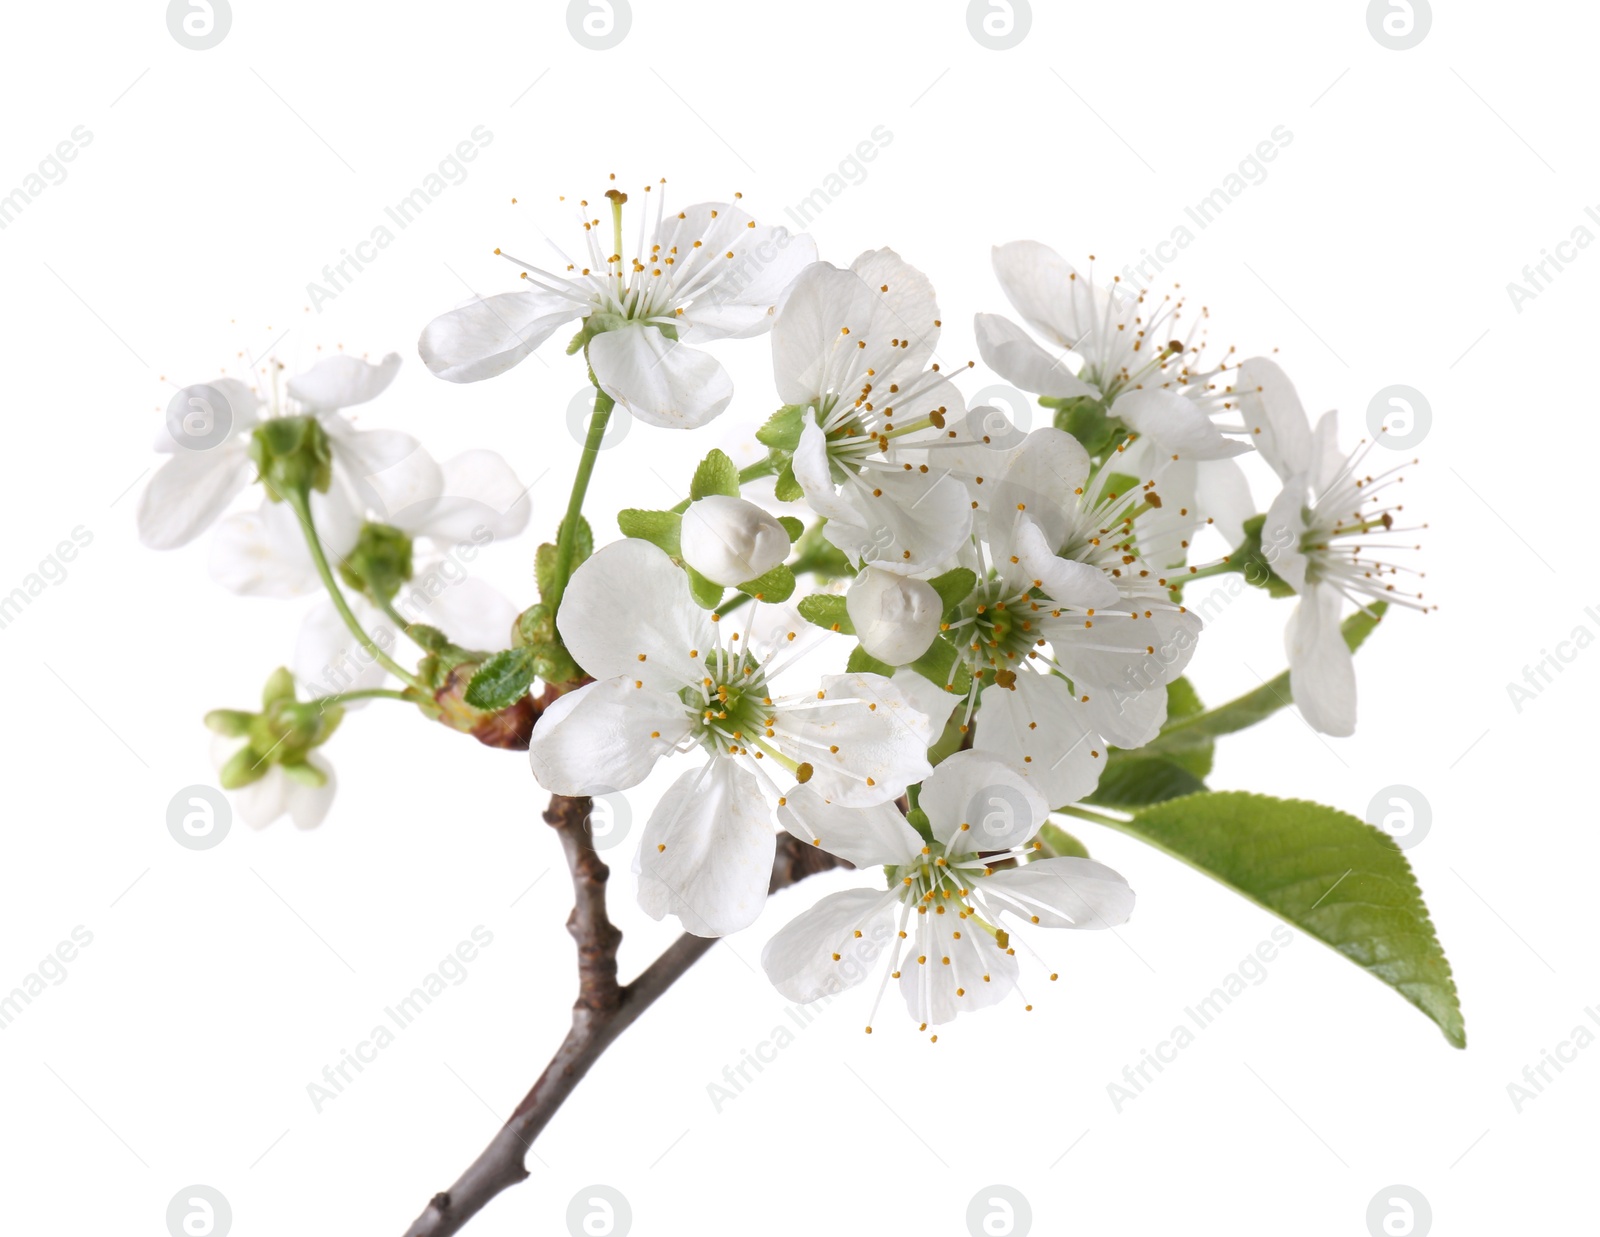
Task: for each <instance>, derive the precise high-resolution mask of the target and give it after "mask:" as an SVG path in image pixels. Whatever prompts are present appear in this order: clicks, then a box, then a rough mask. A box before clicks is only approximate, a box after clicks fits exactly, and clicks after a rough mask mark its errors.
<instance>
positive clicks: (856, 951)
mask: <svg viewBox="0 0 1600 1237" xmlns="http://www.w3.org/2000/svg"><path fill="white" fill-rule="evenodd" d="M892 907H893V902H892V901H890V900H888V899H886V898H885V896H884V893H883V891H882V890H879V889H845V890H842V891H841V892H839V893H830V894H829V895H828V896H827V897H825V898H823V899H822V900H821V901H819V902H818V903H817V904H816V905H815V906H813V907H811V908H810V909H809V910H805V911H802V912H800V914H799V915H797V916H795V918H793V919H791V920H790V921H789V922H788V923H787V924H785V925H784V926H783V927H782V928H781V929H779V930H778V932H777V934H776V935H774V936H773V938H772V939H771V940H769V941H768V942H767V944H766V947H765V948H764V949H763V950H762V951H761V966H762V968H763V969H764V970H765V971H766V972H767V978H768V979H770V980H771V981H772V986H773V987H775V988H776V989H777V990H778V991H779V992H781V993H782V994H783V995H784V996H786V997H788V998H789V999H790V1000H791V1001H799V1002H801V1003H804V1002H807V1001H815V1000H817V999H818V998H819V997H824V996H833V995H835V994H836V993H839V992H843V991H844V990H845V989H846V988H853V987H855V986H856V985H857V984H859V983H860V982H861V981H862V980H863V979H865V978H866V977H867V974H868V973H869V971H870V969H871V967H872V963H873V962H874V961H875V960H876V959H877V956H878V955H879V954H880V953H881V952H882V950H883V949H884V948H885V947H888V946H890V945H891V942H892V940H893V925H894V915H893V914H892V910H891V908H892Z"/></svg>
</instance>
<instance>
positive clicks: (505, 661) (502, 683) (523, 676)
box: [464, 646, 537, 713]
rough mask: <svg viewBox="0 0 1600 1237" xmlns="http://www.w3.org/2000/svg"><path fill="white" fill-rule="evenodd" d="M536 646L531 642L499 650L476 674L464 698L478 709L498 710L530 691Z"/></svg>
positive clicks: (507, 706)
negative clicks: (528, 645) (527, 644)
mask: <svg viewBox="0 0 1600 1237" xmlns="http://www.w3.org/2000/svg"><path fill="white" fill-rule="evenodd" d="M536 656H537V654H536V650H535V649H533V648H532V647H531V646H530V647H526V648H520V649H506V650H505V651H504V652H502V653H496V654H495V655H494V656H493V657H491V658H490V659H489V660H488V661H486V662H484V663H483V665H481V666H480V667H478V672H477V673H476V674H474V675H473V676H472V682H470V683H468V684H467V693H466V696H465V697H464V699H465V700H466V702H467V703H468V704H470V705H471V706H472V707H473V708H475V709H485V710H487V711H489V712H491V713H492V712H497V711H498V710H500V709H508V708H510V707H511V706H512V705H514V704H516V702H517V701H519V700H521V699H522V697H523V696H525V695H527V692H528V688H529V686H531V685H532V683H533V668H534V661H535V659H536Z"/></svg>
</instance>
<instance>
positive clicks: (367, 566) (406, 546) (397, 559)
mask: <svg viewBox="0 0 1600 1237" xmlns="http://www.w3.org/2000/svg"><path fill="white" fill-rule="evenodd" d="M411 570H412V568H411V537H410V535H409V534H407V533H405V532H402V531H401V530H400V529H398V528H395V527H393V526H391V525H388V524H374V523H366V524H363V525H362V526H361V532H360V533H359V534H358V535H357V537H356V544H355V547H354V548H353V549H352V550H351V551H350V553H348V554H347V555H345V556H344V558H343V559H342V560H341V561H340V563H339V577H340V579H342V580H343V581H344V582H345V583H346V584H348V585H349V586H350V587H351V588H353V589H355V590H356V591H358V592H361V593H365V594H366V595H367V596H368V597H371V598H372V599H373V600H374V601H377V602H379V603H382V602H387V601H393V600H394V596H395V594H396V593H398V592H399V591H400V588H401V586H402V585H403V584H405V583H406V582H407V581H408V580H410V579H411Z"/></svg>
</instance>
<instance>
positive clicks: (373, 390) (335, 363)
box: [289, 352, 400, 412]
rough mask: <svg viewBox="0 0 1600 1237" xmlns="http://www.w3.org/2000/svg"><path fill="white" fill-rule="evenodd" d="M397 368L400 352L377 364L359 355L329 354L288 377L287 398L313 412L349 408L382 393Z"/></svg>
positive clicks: (398, 368) (393, 353)
mask: <svg viewBox="0 0 1600 1237" xmlns="http://www.w3.org/2000/svg"><path fill="white" fill-rule="evenodd" d="M399 372H400V354H399V353H398V352H391V353H390V354H389V355H388V356H386V357H384V358H383V360H381V361H379V362H377V363H376V364H374V363H372V362H369V361H363V360H362V359H361V358H360V357H353V356H344V355H340V356H331V357H328V358H327V359H326V360H322V361H318V362H317V363H316V364H315V365H313V366H312V367H311V368H310V369H308V370H306V372H305V373H303V374H297V375H296V376H295V377H293V378H291V379H289V398H290V399H293V400H298V401H299V402H300V403H301V404H302V405H304V406H305V407H306V408H308V409H311V410H313V411H316V412H332V411H334V410H336V409H339V408H351V407H354V406H355V405H356V404H364V403H366V402H367V401H368V400H370V399H376V398H377V397H378V396H380V395H382V394H383V392H384V390H385V388H387V387H388V385H389V384H390V383H391V382H393V381H394V376H395V375H396V374H398V373H399Z"/></svg>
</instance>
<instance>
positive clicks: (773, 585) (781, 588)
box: [739, 563, 794, 601]
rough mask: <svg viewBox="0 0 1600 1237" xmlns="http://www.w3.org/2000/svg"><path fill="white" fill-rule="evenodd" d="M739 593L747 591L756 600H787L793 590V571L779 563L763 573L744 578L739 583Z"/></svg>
mask: <svg viewBox="0 0 1600 1237" xmlns="http://www.w3.org/2000/svg"><path fill="white" fill-rule="evenodd" d="M739 591H740V592H741V593H749V594H750V596H752V597H754V598H755V599H756V600H757V601H788V600H789V597H790V595H791V594H793V592H794V572H792V571H790V570H789V569H788V568H787V567H785V566H784V565H783V564H782V563H779V564H778V565H777V566H776V567H774V568H773V569H772V570H771V571H769V572H767V573H766V574H765V575H760V576H757V577H756V578H755V579H754V580H746V581H745V582H744V583H743V584H741V585H739Z"/></svg>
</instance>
